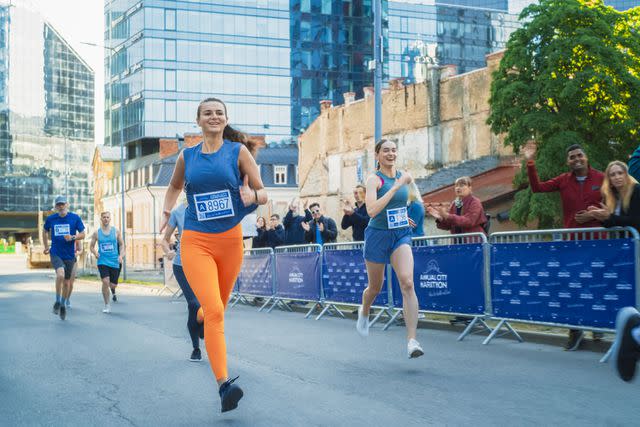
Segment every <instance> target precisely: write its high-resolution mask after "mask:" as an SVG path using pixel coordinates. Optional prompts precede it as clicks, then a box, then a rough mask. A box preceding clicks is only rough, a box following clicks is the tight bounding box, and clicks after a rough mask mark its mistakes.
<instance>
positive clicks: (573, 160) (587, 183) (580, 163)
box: [524, 144, 604, 351]
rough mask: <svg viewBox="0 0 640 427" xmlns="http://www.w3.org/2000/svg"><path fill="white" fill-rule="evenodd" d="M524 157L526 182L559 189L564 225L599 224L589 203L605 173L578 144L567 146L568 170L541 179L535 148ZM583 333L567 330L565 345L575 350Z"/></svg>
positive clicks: (597, 196) (534, 187) (540, 189)
mask: <svg viewBox="0 0 640 427" xmlns="http://www.w3.org/2000/svg"><path fill="white" fill-rule="evenodd" d="M524 155H525V158H526V159H527V175H528V177H529V185H530V186H531V191H532V192H534V193H551V192H555V191H557V192H559V193H560V198H561V199H562V216H563V219H562V222H563V224H564V228H586V227H600V226H601V224H600V222H599V221H596V220H594V219H592V218H591V217H590V215H588V214H587V213H586V212H587V209H588V208H589V207H590V206H600V203H601V202H602V194H601V192H600V187H602V181H604V174H603V173H602V172H600V171H599V170H596V169H593V168H591V166H589V158H588V157H587V154H586V153H585V152H584V150H583V149H582V147H581V146H579V145H578V144H574V145H572V146H570V147H569V148H567V166H569V170H570V171H569V172H567V173H563V174H561V175H558V176H556V177H555V178H551V179H550V180H548V181H544V182H540V180H539V178H538V172H537V170H536V165H535V161H534V156H535V149H532V148H529V149H527V150H525V152H524ZM583 337H584V332H583V331H581V330H578V329H571V330H569V340H568V341H567V344H566V345H565V349H566V350H569V351H573V350H577V349H578V347H579V346H580V342H582V338H583ZM593 337H594V339H599V338H600V337H601V334H597V333H596V332H594V333H593Z"/></svg>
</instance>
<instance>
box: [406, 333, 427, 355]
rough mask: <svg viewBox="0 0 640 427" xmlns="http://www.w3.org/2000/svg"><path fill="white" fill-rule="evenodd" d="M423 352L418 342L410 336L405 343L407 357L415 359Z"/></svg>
mask: <svg viewBox="0 0 640 427" xmlns="http://www.w3.org/2000/svg"><path fill="white" fill-rule="evenodd" d="M423 354H424V351H422V347H420V343H419V342H418V341H416V340H415V339H413V338H411V339H410V340H409V343H408V344H407V355H408V356H409V359H415V358H416V357H420V356H422V355H423Z"/></svg>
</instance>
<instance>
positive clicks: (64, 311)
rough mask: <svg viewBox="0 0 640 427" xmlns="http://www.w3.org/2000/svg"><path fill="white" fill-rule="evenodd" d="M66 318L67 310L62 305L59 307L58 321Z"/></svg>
mask: <svg viewBox="0 0 640 427" xmlns="http://www.w3.org/2000/svg"><path fill="white" fill-rule="evenodd" d="M65 317H67V308H66V307H65V306H64V305H62V304H61V305H60V319H61V320H64V319H65Z"/></svg>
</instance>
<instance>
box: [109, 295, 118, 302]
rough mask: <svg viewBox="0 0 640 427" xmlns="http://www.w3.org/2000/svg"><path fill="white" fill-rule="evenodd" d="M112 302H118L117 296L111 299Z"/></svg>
mask: <svg viewBox="0 0 640 427" xmlns="http://www.w3.org/2000/svg"><path fill="white" fill-rule="evenodd" d="M111 301H113V302H118V297H117V296H116V294H113V296H112V297H111Z"/></svg>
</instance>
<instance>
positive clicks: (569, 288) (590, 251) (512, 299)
mask: <svg viewBox="0 0 640 427" xmlns="http://www.w3.org/2000/svg"><path fill="white" fill-rule="evenodd" d="M639 238H640V236H639V234H638V232H637V231H636V230H635V229H633V228H610V229H607V228H583V229H558V230H536V231H520V232H505V233H493V234H492V235H491V236H490V244H491V266H490V275H491V283H490V288H491V303H492V310H491V314H492V318H493V319H496V320H498V321H499V322H498V325H497V326H496V327H495V329H494V330H493V331H492V332H491V334H490V335H489V336H488V337H487V338H486V339H485V340H484V342H483V344H488V343H489V342H491V340H492V339H493V338H494V337H495V336H496V334H497V333H498V332H499V331H500V330H501V328H502V327H503V326H504V327H506V328H507V329H508V331H509V332H511V333H512V334H514V335H515V336H516V338H517V339H519V340H520V341H522V338H521V337H520V336H519V335H518V334H517V332H516V331H515V330H514V329H513V328H512V327H511V325H509V322H511V321H515V322H521V323H530V324H537V325H544V326H552V327H562V328H571V329H583V330H592V331H596V332H613V331H614V329H615V317H616V314H617V312H618V311H619V310H620V309H621V308H622V307H625V306H634V307H636V306H637V304H638V301H640V295H639V291H640V288H639V286H638V284H639V283H640V269H639V268H638V267H639V264H638V254H639V252H638V250H639ZM507 333H508V332H507ZM609 354H610V351H609V352H608V353H607V354H606V355H605V356H604V357H603V358H602V361H606V360H607V358H608V357H609Z"/></svg>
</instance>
